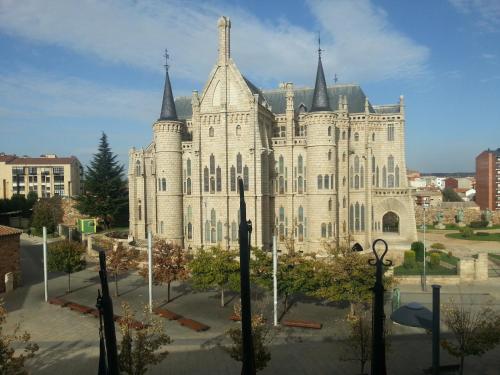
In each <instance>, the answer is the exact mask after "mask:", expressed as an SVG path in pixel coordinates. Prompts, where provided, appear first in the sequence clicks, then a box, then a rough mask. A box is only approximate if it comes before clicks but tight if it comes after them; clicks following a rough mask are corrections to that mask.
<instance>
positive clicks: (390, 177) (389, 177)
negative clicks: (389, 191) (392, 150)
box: [387, 174, 394, 188]
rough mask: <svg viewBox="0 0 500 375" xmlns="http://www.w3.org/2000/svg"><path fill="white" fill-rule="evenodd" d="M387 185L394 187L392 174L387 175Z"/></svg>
mask: <svg viewBox="0 0 500 375" xmlns="http://www.w3.org/2000/svg"><path fill="white" fill-rule="evenodd" d="M387 187H390V188H393V187H394V175H393V174H390V175H389V176H387Z"/></svg>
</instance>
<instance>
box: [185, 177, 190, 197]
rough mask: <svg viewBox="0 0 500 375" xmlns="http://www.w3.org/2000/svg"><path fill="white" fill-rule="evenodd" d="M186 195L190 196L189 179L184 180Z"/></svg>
mask: <svg viewBox="0 0 500 375" xmlns="http://www.w3.org/2000/svg"><path fill="white" fill-rule="evenodd" d="M186 194H187V195H191V178H188V179H187V180H186Z"/></svg>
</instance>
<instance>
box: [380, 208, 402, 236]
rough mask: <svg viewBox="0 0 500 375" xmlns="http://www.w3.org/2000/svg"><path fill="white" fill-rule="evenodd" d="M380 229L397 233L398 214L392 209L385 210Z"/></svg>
mask: <svg viewBox="0 0 500 375" xmlns="http://www.w3.org/2000/svg"><path fill="white" fill-rule="evenodd" d="M382 231H383V232H388V233H399V216H398V215H397V214H395V213H394V212H392V211H389V212H387V213H386V214H385V215H384V217H383V218H382Z"/></svg>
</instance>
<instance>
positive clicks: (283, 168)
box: [278, 155, 285, 174]
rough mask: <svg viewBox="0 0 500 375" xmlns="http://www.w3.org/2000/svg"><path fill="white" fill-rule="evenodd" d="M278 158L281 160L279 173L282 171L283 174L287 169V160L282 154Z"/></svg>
mask: <svg viewBox="0 0 500 375" xmlns="http://www.w3.org/2000/svg"><path fill="white" fill-rule="evenodd" d="M278 160H279V162H278V165H279V173H280V174H283V173H284V171H285V162H284V160H283V156H281V155H280V157H279V159H278Z"/></svg>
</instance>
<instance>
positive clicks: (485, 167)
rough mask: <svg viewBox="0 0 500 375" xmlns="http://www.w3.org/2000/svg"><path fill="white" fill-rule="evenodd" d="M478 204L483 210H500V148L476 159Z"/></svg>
mask: <svg viewBox="0 0 500 375" xmlns="http://www.w3.org/2000/svg"><path fill="white" fill-rule="evenodd" d="M476 203H477V204H478V206H479V207H480V208H481V209H482V210H485V209H487V208H488V209H490V210H500V148H497V149H496V150H495V151H491V150H486V151H483V152H481V153H480V154H479V155H478V156H477V157H476Z"/></svg>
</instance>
